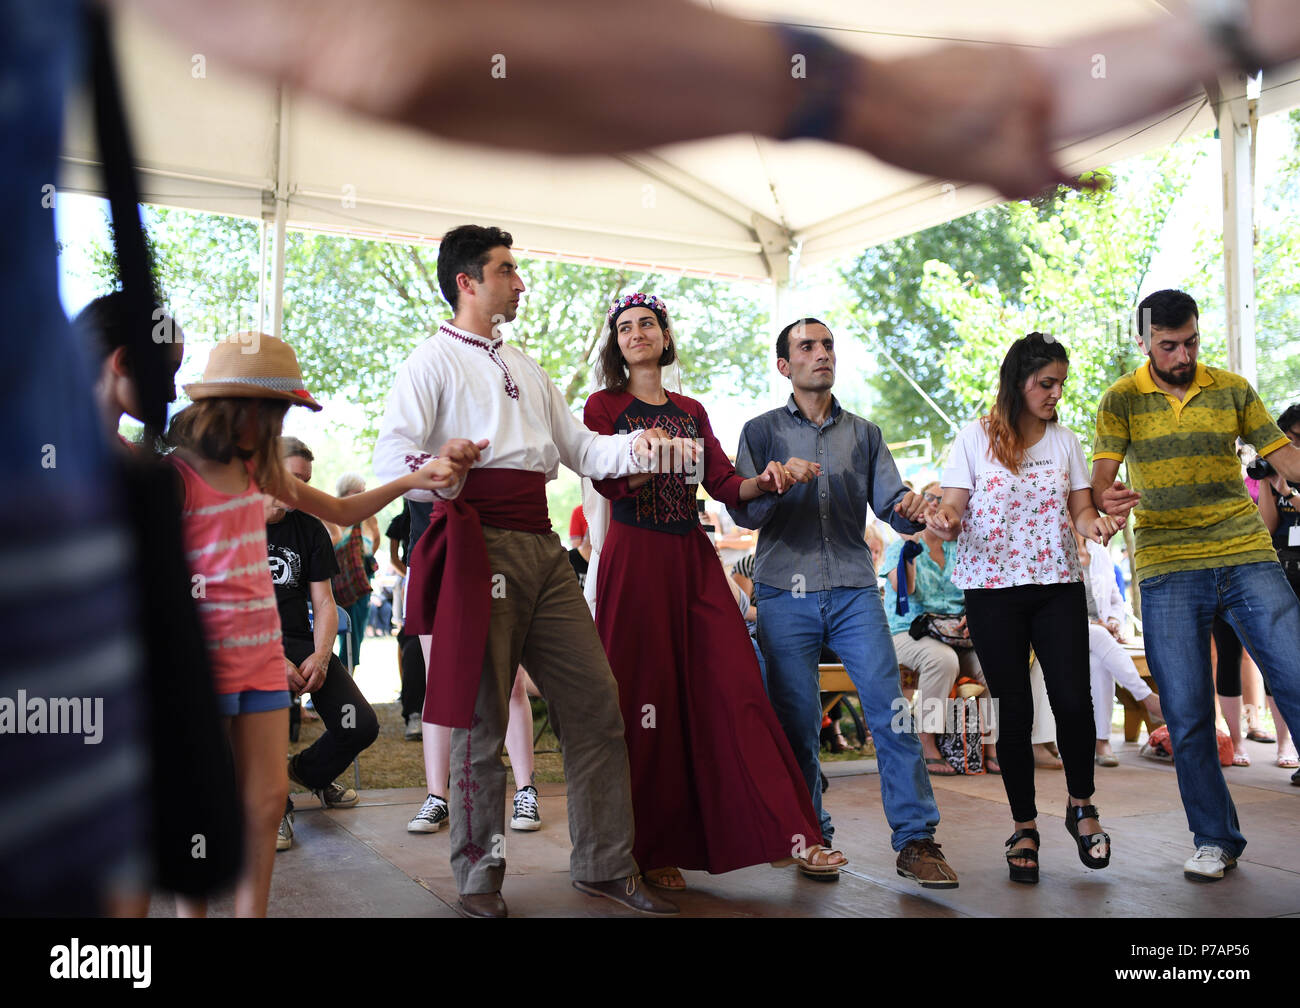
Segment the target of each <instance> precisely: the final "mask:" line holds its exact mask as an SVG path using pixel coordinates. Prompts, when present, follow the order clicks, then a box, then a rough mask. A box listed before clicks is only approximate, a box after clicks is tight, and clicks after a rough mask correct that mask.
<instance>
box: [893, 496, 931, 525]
mask: <svg viewBox="0 0 1300 1008" xmlns="http://www.w3.org/2000/svg"><path fill="white" fill-rule="evenodd" d="M894 510H895V511H897V512H898V513H899V514H901V515H902V516H903V517H904V518H906V519H907V520H908V521H910V522H918V523H919V522H921V521H922V520H923V516H924V515H925V512H926V504H925V498H924V497H922V496H921V495H920V494H919V493H913V492H912V491H911V490H909V491H907V493H905V494H903V499H902V500H900V501H899V502H898V503H897V504H895V505H894Z"/></svg>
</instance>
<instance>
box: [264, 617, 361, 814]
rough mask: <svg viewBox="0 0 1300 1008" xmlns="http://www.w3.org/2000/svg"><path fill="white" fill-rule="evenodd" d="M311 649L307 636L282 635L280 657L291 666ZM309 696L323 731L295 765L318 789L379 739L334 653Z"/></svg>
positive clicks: (310, 783) (355, 689) (355, 690)
mask: <svg viewBox="0 0 1300 1008" xmlns="http://www.w3.org/2000/svg"><path fill="white" fill-rule="evenodd" d="M315 650H316V642H315V641H313V640H312V639H311V638H310V637H286V638H284V656H285V657H286V658H288V659H289V660H290V661H291V662H293V663H294V664H295V665H301V664H302V663H303V662H304V661H305V660H306V659H307V656H308V655H310V654H311V653H312V652H313V651H315ZM311 699H312V704H313V705H314V706H315V708H316V713H317V714H319V715H320V719H321V721H323V722H324V723H325V733H324V734H323V735H321V737H320V738H318V739H317V740H316V741H315V742H313V743H312V745H311V746H310V747H309V748H307V749H304V750H303V751H302V752H301V753H299V754H298V759H297V763H296V766H297V768H298V776H299V777H301V778H302V780H303V783H305V784H306V785H307V786H308V787H312V788H322V787H324V786H325V785H326V784H329V783H330V782H331V781H332V780H334V778H335V777H337V776H338V775H339V774H341V773H342V772H343V771H344V770H346V769H347V768H348V764H349V763H351V762H352V761H353V760H354V759H356V758H357V756H359V755H360V754H361V753H362V751H363V750H365V749H366V748H367V747H368V746H369V745H370V744H371V743H372V742H374V741H375V739H377V738H379V719H378V718H377V717H375V711H374V708H372V707H371V706H370V704H369V703H367V702H366V698H365V697H364V696H362V695H361V690H359V689H357V684H356V682H355V681H354V680H353V678H352V677H351V676H350V675H348V670H347V669H345V668H344V667H343V663H342V662H341V661H339V657H338V655H336V654H332V655H330V665H329V671H328V672H326V673H325V682H324V684H323V685H322V686H321V688H320V689H318V690H315V691H313V692H312V695H311Z"/></svg>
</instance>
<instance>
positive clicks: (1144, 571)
mask: <svg viewBox="0 0 1300 1008" xmlns="http://www.w3.org/2000/svg"><path fill="white" fill-rule="evenodd" d="M1138 333H1139V342H1140V345H1141V346H1142V349H1143V350H1144V351H1145V352H1146V354H1147V356H1148V361H1147V363H1146V364H1143V365H1142V366H1141V367H1140V368H1138V369H1137V370H1136V371H1134V372H1133V373H1132V374H1127V375H1125V376H1124V377H1123V378H1121V379H1120V380H1119V381H1117V382H1116V383H1115V384H1114V385H1112V386H1111V387H1110V388H1109V389H1108V390H1107V391H1106V393H1105V395H1103V396H1102V399H1101V403H1100V405H1099V407H1098V410H1097V441H1096V445H1095V450H1094V452H1093V462H1092V495H1093V501H1094V503H1095V504H1096V505H1097V507H1098V509H1099V510H1102V511H1105V512H1107V513H1108V514H1110V515H1112V516H1115V517H1123V516H1125V515H1127V514H1128V512H1129V511H1130V510H1135V511H1136V515H1135V517H1136V519H1137V552H1136V555H1135V559H1136V562H1137V578H1138V581H1139V582H1140V585H1141V592H1142V620H1143V630H1144V640H1145V644H1146V654H1147V663H1148V665H1149V666H1150V668H1151V672H1152V674H1153V675H1154V676H1155V680H1156V683H1157V685H1158V686H1159V687H1160V703H1161V707H1162V708H1163V710H1164V714H1165V717H1166V718H1167V719H1168V723H1169V731H1170V733H1171V736H1172V740H1173V749H1174V765H1175V767H1176V768H1177V771H1178V788H1179V791H1180V792H1181V794H1182V799H1183V807H1184V809H1185V810H1186V812H1187V824H1188V827H1189V828H1190V829H1191V831H1192V833H1193V834H1194V836H1195V841H1196V853H1195V855H1193V856H1192V857H1191V858H1190V859H1189V860H1188V861H1187V863H1186V864H1185V865H1184V866H1183V873H1184V875H1186V876H1187V878H1189V879H1192V880H1194V881H1213V880H1216V879H1221V878H1222V877H1223V874H1224V872H1225V871H1226V870H1228V869H1229V868H1234V867H1236V864H1237V858H1238V857H1240V856H1241V852H1242V850H1243V849H1244V848H1245V846H1246V838H1245V837H1244V836H1243V835H1242V833H1241V830H1240V829H1239V828H1238V824H1237V810H1236V808H1235V807H1234V806H1233V803H1232V797H1231V796H1230V795H1229V794H1228V787H1227V784H1226V783H1225V782H1224V779H1223V771H1222V770H1221V769H1220V768H1219V755H1218V745H1217V741H1216V738H1215V726H1214V684H1213V682H1212V680H1211V676H1210V624H1211V623H1212V621H1213V619H1214V616H1215V614H1216V613H1218V614H1221V615H1222V616H1223V617H1224V619H1226V620H1227V621H1228V622H1229V623H1230V624H1232V625H1233V627H1234V629H1236V631H1237V633H1238V635H1239V636H1240V637H1241V639H1242V641H1243V643H1244V644H1245V646H1246V649H1247V650H1248V651H1249V652H1250V654H1251V657H1253V658H1254V659H1255V661H1256V662H1257V663H1258V665H1259V666H1260V668H1262V669H1263V670H1264V672H1265V674H1266V675H1267V676H1268V678H1269V683H1270V685H1271V686H1272V689H1273V695H1274V697H1276V698H1277V702H1278V706H1279V707H1280V708H1281V710H1282V716H1283V717H1285V718H1286V719H1287V721H1288V723H1290V724H1292V725H1300V647H1298V645H1300V603H1297V601H1296V597H1295V595H1294V593H1293V592H1292V591H1291V588H1290V585H1288V583H1287V581H1286V578H1285V577H1284V576H1283V574H1282V568H1281V567H1280V566H1279V565H1278V562H1277V554H1276V553H1275V552H1274V551H1273V549H1272V542H1271V541H1270V539H1269V534H1268V531H1267V529H1265V527H1264V523H1263V522H1262V521H1261V520H1260V517H1259V512H1258V511H1257V510H1256V508H1255V505H1254V503H1253V502H1252V501H1251V499H1250V495H1249V494H1248V493H1247V492H1246V487H1245V483H1244V482H1243V481H1242V478H1241V466H1240V463H1239V462H1238V460H1237V454H1236V451H1235V450H1234V449H1235V445H1236V440H1237V438H1238V437H1240V438H1242V439H1243V440H1245V441H1248V442H1250V443H1251V444H1253V445H1255V447H1256V449H1257V450H1258V452H1259V454H1260V455H1261V456H1264V457H1267V458H1268V460H1269V462H1271V463H1272V464H1273V466H1274V467H1275V468H1276V469H1277V470H1278V472H1280V473H1282V474H1283V475H1285V476H1287V477H1288V478H1290V479H1296V478H1297V477H1300V449H1297V448H1295V447H1294V446H1292V445H1291V443H1290V442H1289V441H1288V440H1287V438H1286V436H1285V435H1283V433H1282V432H1281V431H1280V430H1278V428H1277V425H1276V424H1274V423H1273V421H1272V419H1271V418H1270V416H1269V413H1268V410H1267V409H1265V407H1264V404H1263V403H1262V402H1261V401H1260V398H1259V396H1258V394H1257V393H1256V392H1255V390H1254V389H1253V388H1252V387H1251V385H1250V383H1249V382H1248V381H1246V380H1245V379H1244V378H1242V377H1241V376H1240V375H1235V374H1233V373H1231V372H1230V371H1222V370H1220V369H1218V368H1210V367H1206V366H1205V365H1203V364H1198V363H1197V361H1196V353H1197V350H1198V349H1199V346H1200V318H1199V311H1198V310H1197V307H1196V302H1195V301H1194V300H1192V298H1191V297H1189V296H1188V295H1187V294H1184V293H1183V292H1182V291H1169V290H1166V291H1159V292H1157V293H1155V294H1152V295H1151V296H1150V297H1148V298H1147V299H1146V300H1144V301H1143V302H1142V304H1141V305H1140V306H1139V307H1138ZM1126 459H1127V461H1128V476H1129V480H1130V482H1131V483H1132V489H1129V488H1128V487H1126V486H1125V485H1124V484H1123V483H1121V482H1119V481H1118V480H1117V479H1116V476H1117V474H1118V472H1119V464H1120V463H1121V462H1123V461H1125V460H1126Z"/></svg>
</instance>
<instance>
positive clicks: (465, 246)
mask: <svg viewBox="0 0 1300 1008" xmlns="http://www.w3.org/2000/svg"><path fill="white" fill-rule="evenodd" d="M514 243H515V240H514V239H513V238H512V237H510V232H509V231H502V230H501V229H500V228H495V227H479V226H478V225H477V224H462V225H461V226H460V227H456V228H452V229H451V230H450V231H448V232H447V233H446V234H445V235H443V236H442V243H441V244H440V245H439V246H438V287H439V288H441V290H442V296H443V297H444V298H446V299H447V304H449V305H451V310H452V311H455V310H456V307H457V302H458V301H459V300H460V292H459V291H458V290H457V289H456V277H457V276H458V275H460V274H461V273H465V274H467V275H468V276H469V277H471V278H472V279H474V280H477V281H478V282H479V283H482V282H483V267H484V266H486V265H487V261H488V255H489V254H490V253H491V251H492V250H493V249H494V248H497V247H498V246H501V245H504V246H505V247H506V248H510V247H511V246H512V245H513V244H514Z"/></svg>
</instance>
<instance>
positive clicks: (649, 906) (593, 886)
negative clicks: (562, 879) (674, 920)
mask: <svg viewBox="0 0 1300 1008" xmlns="http://www.w3.org/2000/svg"><path fill="white" fill-rule="evenodd" d="M573 888H575V889H577V890H578V892H581V893H586V894H587V895H588V896H604V897H605V898H606V899H612V900H613V901H614V902H615V903H618V904H619V905H620V906H625V907H627V908H628V909H629V910H635V911H636V912H637V913H643V914H650V915H651V916H654V917H671V916H673V915H674V914H676V913H680V911H679V910H678V909H677V905H676V904H675V903H669V902H668V901H667V900H666V899H664V898H663V897H662V896H656V895H655V894H654V893H652V892H651V891H650V890H649V889H647V888H646V887H645V886H643V885H642V884H641V876H640V875H629V876H628V877H627V878H621V879H613V880H611V881H609V882H579V881H577V880H574V883H573Z"/></svg>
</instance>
